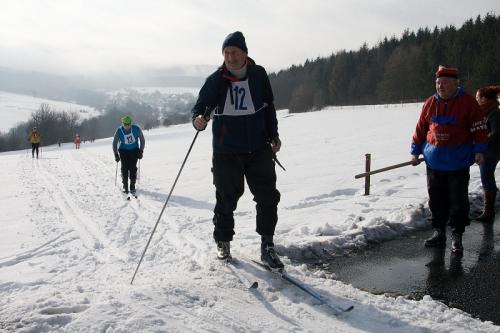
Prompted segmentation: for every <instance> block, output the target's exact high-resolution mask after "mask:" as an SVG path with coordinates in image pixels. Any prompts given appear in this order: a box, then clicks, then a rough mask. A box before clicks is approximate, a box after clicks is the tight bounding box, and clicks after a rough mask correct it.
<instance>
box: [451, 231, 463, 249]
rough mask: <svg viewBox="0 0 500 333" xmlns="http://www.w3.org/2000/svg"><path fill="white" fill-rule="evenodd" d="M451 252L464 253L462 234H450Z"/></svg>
mask: <svg viewBox="0 0 500 333" xmlns="http://www.w3.org/2000/svg"><path fill="white" fill-rule="evenodd" d="M451 252H453V253H455V254H463V253H464V246H463V245H462V234H457V233H452V234H451Z"/></svg>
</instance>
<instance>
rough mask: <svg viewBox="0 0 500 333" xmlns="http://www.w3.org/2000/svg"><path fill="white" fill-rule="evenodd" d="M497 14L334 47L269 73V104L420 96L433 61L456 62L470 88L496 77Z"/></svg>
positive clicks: (295, 107) (430, 88)
mask: <svg viewBox="0 0 500 333" xmlns="http://www.w3.org/2000/svg"><path fill="white" fill-rule="evenodd" d="M499 54H500V16H496V15H493V14H487V15H486V16H485V17H483V18H481V16H478V17H477V18H476V19H475V20H473V19H469V20H467V21H466V22H465V23H464V24H463V25H462V27H460V28H459V29H457V28H455V27H454V26H446V27H444V28H438V27H435V28H434V29H433V30H430V29H429V28H421V29H418V31H417V32H412V31H409V30H405V31H404V33H403V34H402V36H401V38H396V37H392V38H384V40H382V41H381V42H379V43H378V45H377V46H375V47H373V48H368V47H367V45H366V44H364V45H363V46H362V47H361V48H360V49H359V50H357V51H340V52H337V53H335V54H332V55H331V56H330V57H327V58H317V59H316V60H307V61H306V62H305V63H304V64H303V65H300V66H292V67H290V68H288V69H286V70H282V71H280V72H278V73H273V74H270V80H271V84H272V86H273V89H274V92H275V104H276V107H277V108H279V109H283V108H287V109H289V110H290V112H306V111H311V110H318V109H321V108H323V107H325V106H329V105H332V106H334V105H335V106H339V105H363V104H386V103H400V102H412V101H422V100H424V99H425V98H426V97H428V96H430V95H431V94H433V93H434V92H435V88H434V79H435V76H434V73H435V71H436V69H437V67H438V65H445V66H447V67H457V68H458V69H459V75H460V80H461V83H462V85H463V86H464V88H465V89H466V90H467V91H468V92H470V93H473V94H474V93H475V90H476V89H477V88H479V87H481V86H483V85H488V84H498V83H500V62H499V61H498V59H497V58H498V55H499Z"/></svg>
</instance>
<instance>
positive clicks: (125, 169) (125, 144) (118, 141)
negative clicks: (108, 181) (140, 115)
mask: <svg viewBox="0 0 500 333" xmlns="http://www.w3.org/2000/svg"><path fill="white" fill-rule="evenodd" d="M145 144H146V141H145V140H144V135H143V134H142V130H141V128H140V127H139V126H137V125H132V118H130V116H125V117H123V118H122V126H120V127H118V128H117V130H116V132H115V136H114V138H113V153H114V154H115V161H116V162H119V161H121V173H122V183H123V192H124V193H129V187H128V179H129V177H130V193H132V194H135V181H136V179H137V159H141V158H142V154H143V152H144V145H145Z"/></svg>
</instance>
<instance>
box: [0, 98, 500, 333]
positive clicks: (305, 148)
mask: <svg viewBox="0 0 500 333" xmlns="http://www.w3.org/2000/svg"><path fill="white" fill-rule="evenodd" d="M420 107H421V104H409V105H391V106H366V107H358V108H355V109H353V108H342V109H339V108H332V109H328V110H324V111H321V112H311V113H304V114H288V113H287V112H285V111H281V112H279V131H280V136H281V138H282V141H283V147H282V151H281V152H280V153H279V155H278V157H279V159H280V161H281V162H282V163H283V164H284V166H285V168H286V169H287V171H286V172H284V171H282V170H281V169H279V168H277V173H278V189H279V190H280V192H281V194H282V200H281V202H280V205H279V222H278V226H277V231H276V244H277V249H278V252H279V253H280V254H282V255H283V260H284V262H285V264H287V270H288V272H289V274H290V275H291V276H293V277H295V278H297V279H300V280H302V281H304V282H305V283H306V284H307V285H308V286H309V287H310V288H313V289H314V290H315V291H316V292H318V293H319V294H321V295H322V296H323V297H326V298H328V299H330V300H331V301H333V302H335V303H336V304H339V305H341V306H349V305H354V310H352V311H351V312H349V313H346V314H343V315H342V316H339V317H335V316H334V315H332V313H331V311H330V310H329V309H328V308H327V307H326V306H324V305H321V304H319V303H318V302H317V301H316V300H314V299H312V298H311V297H310V296H308V295H307V294H305V293H304V292H302V291H300V290H298V289H296V288H294V287H293V286H290V285H289V284H287V283H286V282H284V281H282V280H281V279H278V278H276V277H274V276H272V275H271V274H270V273H268V272H265V271H262V270H260V269H259V268H257V267H256V266H254V265H252V264H250V263H249V262H248V261H247V259H248V258H257V257H258V254H259V248H260V238H259V236H258V235H257V234H256V233H255V231H254V230H255V222H254V220H255V209H254V203H253V201H252V198H251V195H250V194H249V191H248V190H247V191H246V193H245V194H244V196H243V197H242V199H241V200H240V203H239V205H238V209H237V211H236V215H235V219H236V235H235V239H234V241H233V242H232V244H231V245H232V252H233V255H234V256H235V257H236V258H240V259H242V260H241V264H242V267H243V271H244V272H245V273H246V275H247V276H250V277H252V278H253V279H256V280H257V281H258V282H259V287H258V288H257V289H254V290H250V291H249V290H246V289H245V288H244V286H243V285H242V284H241V283H240V282H239V280H238V279H237V278H236V276H235V275H233V274H232V273H231V272H230V270H229V269H228V268H227V267H225V266H224V265H223V264H221V263H220V262H218V261H217V259H215V244H214V242H213V239H212V221H211V219H212V209H213V205H214V188H213V185H212V178H211V172H210V167H211V143H210V141H211V135H210V131H205V132H202V133H200V135H199V136H198V139H197V142H196V144H195V146H194V148H193V150H192V152H191V155H190V156H189V159H188V161H187V164H186V166H185V168H184V171H183V173H182V174H181V177H180V179H179V182H178V183H177V186H176V188H175V190H174V192H173V195H172V198H171V199H170V202H169V204H168V206H167V209H166V210H165V213H164V215H163V218H162V219H161V222H160V224H159V226H158V229H157V231H156V233H155V235H154V237H153V240H152V242H151V245H150V247H149V249H148V252H147V254H146V257H145V259H144V261H143V263H142V266H141V268H140V270H139V273H138V275H137V276H136V279H135V282H134V284H133V285H130V279H131V277H132V274H133V272H134V270H135V268H136V265H137V263H138V261H139V258H140V255H141V253H142V251H143V249H144V246H145V245H146V242H147V240H148V237H149V235H150V233H151V230H152V228H153V226H154V224H155V222H156V220H157V218H158V214H159V212H160V210H161V208H162V206H163V203H164V201H165V199H166V196H167V194H168V192H169V190H170V188H171V186H172V183H173V181H174V179H175V176H176V175H177V172H178V170H179V168H180V166H181V162H182V160H183V159H184V157H185V154H186V151H187V149H188V147H189V145H190V143H191V141H192V139H193V137H194V134H195V131H194V129H193V127H192V126H191V125H190V124H184V125H178V126H173V127H170V128H161V129H156V130H151V131H147V132H145V137H146V149H145V152H144V159H143V160H142V161H141V170H140V183H139V185H138V194H139V199H138V200H132V201H130V202H128V201H125V200H124V199H123V197H122V194H121V193H120V191H119V188H118V186H115V170H116V169H115V167H116V164H115V162H114V159H113V153H112V150H111V139H103V140H97V141H96V142H94V143H87V144H83V145H82V147H81V149H80V150H75V149H74V147H73V145H65V146H63V147H61V148H58V147H43V150H42V154H41V158H40V159H39V160H36V159H35V160H33V159H31V156H30V155H29V154H27V152H26V151H18V152H8V153H3V154H0V169H1V170H2V173H1V174H0V181H1V184H2V191H1V193H0V202H1V215H0V331H2V332H106V333H118V332H119V333H122V332H207V331H208V332H384V333H386V332H499V331H500V329H499V327H498V326H494V325H493V324H491V323H488V322H481V321H479V320H476V319H473V318H471V317H470V316H469V315H468V314H467V313H464V312H462V311H460V310H457V309H452V308H448V307H447V306H445V305H443V304H442V303H440V302H437V301H434V300H432V299H431V298H430V297H429V296H426V297H424V298H423V300H421V301H413V300H407V299H405V298H403V297H398V298H392V297H386V296H383V295H372V294H369V293H367V292H364V291H361V290H358V289H355V288H353V287H352V286H350V285H345V284H343V283H341V282H338V281H335V279H334V278H335V277H334V276H330V275H329V274H327V273H325V272H322V271H315V272H313V271H309V270H308V269H307V268H306V266H305V265H295V264H293V263H292V262H291V261H290V260H289V258H291V257H298V256H301V255H302V256H308V255H310V254H311V253H314V252H320V253H324V252H325V251H326V252H335V253H340V252H342V251H345V250H349V249H353V248H359V247H364V246H365V245H366V244H367V242H369V241H383V240H387V239H391V238H394V237H396V236H398V235H401V234H404V233H405V232H408V231H410V230H414V229H422V228H426V227H427V225H426V222H425V215H426V209H427V206H426V201H427V193H426V185H425V167H424V166H423V164H422V165H419V166H417V167H411V166H410V167H405V168H400V169H396V170H392V171H390V172H386V173H381V174H377V175H374V176H372V188H371V193H372V194H371V195H370V196H363V193H364V181H363V180H360V179H354V175H355V174H358V173H362V172H363V171H364V154H365V153H371V154H372V168H373V169H376V168H380V167H384V166H388V165H391V164H396V163H400V162H404V161H407V160H409V147H410V140H411V135H412V133H413V130H414V126H415V123H416V121H417V117H418V114H419V111H420ZM117 125H118V123H117ZM118 183H119V180H118ZM480 188H481V187H480V180H479V175H478V168H477V166H473V167H472V168H471V185H470V190H471V192H478V191H480Z"/></svg>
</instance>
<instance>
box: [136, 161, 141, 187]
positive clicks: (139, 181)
mask: <svg viewBox="0 0 500 333" xmlns="http://www.w3.org/2000/svg"><path fill="white" fill-rule="evenodd" d="M137 183H139V184H140V183H141V160H139V170H137Z"/></svg>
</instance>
